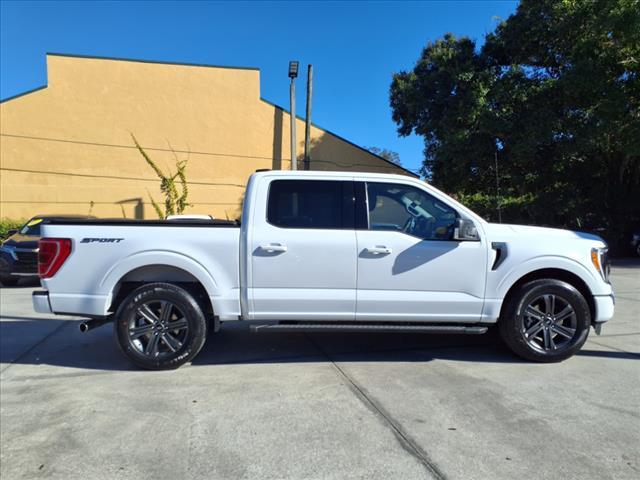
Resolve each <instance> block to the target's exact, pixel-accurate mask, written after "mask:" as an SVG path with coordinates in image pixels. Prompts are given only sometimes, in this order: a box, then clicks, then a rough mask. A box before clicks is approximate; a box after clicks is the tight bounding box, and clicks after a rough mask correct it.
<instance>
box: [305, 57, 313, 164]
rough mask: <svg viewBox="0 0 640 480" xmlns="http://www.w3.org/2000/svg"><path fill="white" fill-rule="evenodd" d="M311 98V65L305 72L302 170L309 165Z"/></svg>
mask: <svg viewBox="0 0 640 480" xmlns="http://www.w3.org/2000/svg"><path fill="white" fill-rule="evenodd" d="M312 97H313V65H309V67H308V70H307V115H306V119H305V127H304V169H305V170H309V168H310V165H311V152H310V150H311V101H312Z"/></svg>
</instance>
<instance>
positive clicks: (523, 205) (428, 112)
mask: <svg viewBox="0 0 640 480" xmlns="http://www.w3.org/2000/svg"><path fill="white" fill-rule="evenodd" d="M639 74H640V2H639V1H638V0H607V1H605V0H592V1H574V0H563V1H557V0H523V1H522V2H521V3H520V5H519V7H518V9H517V11H516V12H515V14H514V15H512V16H511V17H509V18H508V19H507V20H506V21H504V22H502V23H501V24H500V25H498V26H497V28H496V29H495V31H493V32H492V33H490V34H489V35H487V37H486V41H485V43H484V45H483V46H482V48H478V46H477V45H476V43H475V42H474V41H473V40H471V39H469V38H455V37H454V36H453V35H450V34H448V35H445V36H444V37H443V38H441V39H438V40H436V41H435V42H432V43H429V44H427V46H426V47H425V48H424V50H423V51H422V54H421V56H420V58H419V59H418V61H417V63H416V65H415V67H414V68H413V70H411V71H403V72H399V73H397V74H395V75H394V77H393V81H392V84H391V90H390V97H391V98H390V103H391V107H392V112H393V119H394V121H395V122H396V123H397V124H398V132H399V134H400V135H409V134H410V133H412V132H414V133H416V134H418V135H421V136H423V137H424V139H425V149H424V154H425V160H424V164H423V172H422V173H423V174H424V175H425V176H426V177H427V179H428V180H430V181H432V182H433V183H434V184H435V185H436V186H438V187H440V188H442V189H444V190H446V191H448V192H452V193H456V194H457V195H458V196H460V197H461V198H464V199H467V200H471V203H472V204H474V203H475V204H476V206H477V205H481V208H480V211H481V212H483V213H485V214H487V215H488V216H490V217H492V219H495V212H496V209H497V206H498V205H497V198H496V180H498V181H499V184H500V190H501V192H502V193H503V195H504V197H503V198H502V203H503V205H501V206H502V207H505V208H504V210H503V219H505V220H506V221H518V222H525V223H537V224H545V225H553V226H562V227H568V228H579V229H594V228H604V229H606V232H607V234H606V236H607V237H608V239H609V240H610V241H614V242H615V241H620V240H622V239H624V236H625V235H626V234H628V233H629V231H630V230H632V229H633V228H634V226H635V227H636V228H637V225H638V224H639V223H640V78H639ZM496 159H497V161H496ZM496 166H498V171H496ZM474 198H475V200H476V201H475V202H474V201H473V199H474ZM481 199H482V200H481Z"/></svg>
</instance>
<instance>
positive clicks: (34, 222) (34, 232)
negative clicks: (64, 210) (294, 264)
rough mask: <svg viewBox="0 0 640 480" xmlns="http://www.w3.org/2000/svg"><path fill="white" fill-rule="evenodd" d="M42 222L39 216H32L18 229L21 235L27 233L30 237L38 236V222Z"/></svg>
mask: <svg viewBox="0 0 640 480" xmlns="http://www.w3.org/2000/svg"><path fill="white" fill-rule="evenodd" d="M41 223H42V219H41V218H32V219H31V220H29V221H28V222H27V223H25V224H24V226H23V227H22V228H21V229H20V234H21V235H29V236H32V237H39V236H40V224H41Z"/></svg>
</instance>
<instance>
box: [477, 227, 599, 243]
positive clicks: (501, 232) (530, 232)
mask: <svg viewBox="0 0 640 480" xmlns="http://www.w3.org/2000/svg"><path fill="white" fill-rule="evenodd" d="M484 228H485V230H487V232H488V234H489V236H491V237H494V236H496V235H497V236H513V235H522V236H527V237H530V238H540V239H549V238H565V239H570V238H573V239H575V240H589V241H592V242H597V243H602V244H603V245H606V242H605V241H604V240H603V239H602V237H599V236H598V235H594V234H592V233H586V232H575V231H572V230H564V229H561V228H548V227H534V226H531V225H509V224H504V223H488V224H485V225H484Z"/></svg>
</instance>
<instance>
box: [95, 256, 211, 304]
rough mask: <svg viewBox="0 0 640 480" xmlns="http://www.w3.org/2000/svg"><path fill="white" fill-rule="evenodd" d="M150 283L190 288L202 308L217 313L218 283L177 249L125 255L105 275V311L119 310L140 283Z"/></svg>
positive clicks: (103, 286)
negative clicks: (178, 252) (214, 300)
mask: <svg viewBox="0 0 640 480" xmlns="http://www.w3.org/2000/svg"><path fill="white" fill-rule="evenodd" d="M150 282H167V283H174V284H177V285H180V286H182V287H183V288H185V289H186V290H188V291H190V293H192V294H193V295H194V297H195V298H196V299H197V300H198V302H199V303H200V304H201V307H202V308H203V309H204V310H205V311H207V312H208V313H210V314H211V315H213V312H215V304H214V302H213V301H212V297H215V296H216V295H217V293H218V285H217V284H216V282H215V279H214V278H213V277H212V276H211V274H210V273H209V272H208V271H207V270H206V269H205V268H204V267H203V266H202V265H200V264H199V263H198V262H196V261H195V260H193V259H191V258H189V257H187V256H184V255H180V254H176V253H174V252H144V253H142V254H138V255H134V256H131V257H127V258H125V259H124V260H123V261H121V262H119V263H118V264H116V265H114V267H113V268H111V269H110V271H109V272H107V274H106V275H105V276H104V278H103V280H102V282H101V290H103V291H105V292H106V293H107V294H108V300H107V304H106V305H105V313H106V312H109V311H115V309H117V307H118V306H119V303H120V302H121V301H122V300H123V299H124V298H125V297H126V296H127V295H128V294H129V293H130V292H131V291H133V290H134V289H135V288H137V286H139V285H142V284H144V283H150Z"/></svg>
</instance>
